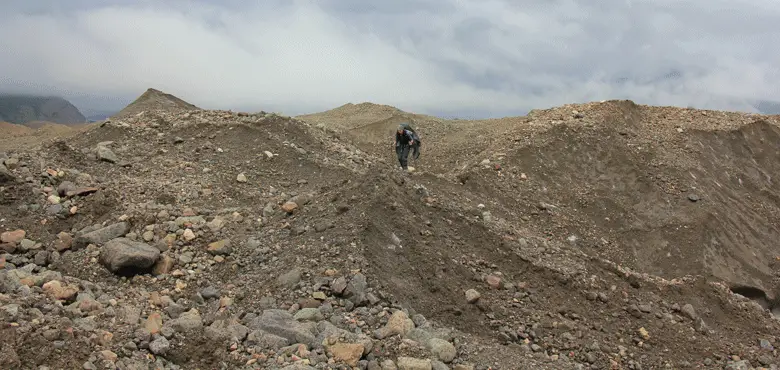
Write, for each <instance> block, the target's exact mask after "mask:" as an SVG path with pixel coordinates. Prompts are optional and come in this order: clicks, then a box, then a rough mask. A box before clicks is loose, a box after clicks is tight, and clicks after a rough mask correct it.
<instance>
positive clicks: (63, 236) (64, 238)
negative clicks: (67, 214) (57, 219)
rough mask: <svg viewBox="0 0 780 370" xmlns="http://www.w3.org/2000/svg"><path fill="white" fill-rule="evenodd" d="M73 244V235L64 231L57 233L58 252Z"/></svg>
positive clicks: (55, 243) (55, 246)
mask: <svg viewBox="0 0 780 370" xmlns="http://www.w3.org/2000/svg"><path fill="white" fill-rule="evenodd" d="M71 245H73V237H72V236H70V234H68V233H66V232H64V231H63V232H61V233H59V234H57V240H56V241H55V242H54V249H56V250H57V251H58V252H62V251H64V250H66V249H70V246H71Z"/></svg>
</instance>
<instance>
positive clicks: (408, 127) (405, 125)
mask: <svg viewBox="0 0 780 370" xmlns="http://www.w3.org/2000/svg"><path fill="white" fill-rule="evenodd" d="M401 127H403V128H404V129H406V130H409V132H411V133H412V139H414V142H416V143H418V145H419V143H420V135H419V134H418V133H417V131H414V128H412V126H411V125H410V124H408V123H402V124H401Z"/></svg>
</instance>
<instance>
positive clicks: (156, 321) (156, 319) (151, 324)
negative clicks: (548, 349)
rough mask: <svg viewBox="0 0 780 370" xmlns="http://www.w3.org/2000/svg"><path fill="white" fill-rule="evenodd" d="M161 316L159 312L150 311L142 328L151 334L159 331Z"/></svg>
mask: <svg viewBox="0 0 780 370" xmlns="http://www.w3.org/2000/svg"><path fill="white" fill-rule="evenodd" d="M162 324H163V322H162V316H161V315H160V313H159V312H152V313H151V314H150V315H149V318H147V319H146V324H145V325H144V328H146V330H148V331H149V332H150V333H152V334H156V333H159V332H160V330H161V329H162Z"/></svg>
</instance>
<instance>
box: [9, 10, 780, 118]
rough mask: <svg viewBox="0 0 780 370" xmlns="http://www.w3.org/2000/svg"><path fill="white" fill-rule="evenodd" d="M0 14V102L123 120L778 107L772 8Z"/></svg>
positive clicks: (777, 14)
mask: <svg viewBox="0 0 780 370" xmlns="http://www.w3.org/2000/svg"><path fill="white" fill-rule="evenodd" d="M160 3H162V2H160V1H148V0H147V1H119V0H68V1H62V0H36V1H29V0H4V1H2V2H0V34H1V35H2V37H0V90H3V91H9V90H13V91H25V92H43V93H47V94H57V95H61V96H64V97H66V98H68V99H70V100H71V101H73V102H74V103H75V104H76V105H78V106H79V108H82V109H84V110H89V109H96V108H106V109H119V108H121V107H122V106H124V105H125V104H127V103H129V102H130V101H131V100H132V99H134V98H135V97H136V96H137V95H139V94H141V93H142V92H143V91H144V90H145V89H146V88H148V87H154V88H157V89H160V90H163V91H165V92H168V93H171V94H174V95H176V96H178V97H180V98H182V99H184V100H187V101H189V102H191V103H193V104H196V105H198V106H201V107H203V108H213V109H240V110H261V109H262V110H271V111H281V112H284V113H287V114H299V113H308V112H314V111H320V110H325V109H330V108H334V107H337V106H340V105H342V104H345V103H348V102H352V103H360V102H364V101H370V102H376V103H382V104H390V105H394V106H397V107H399V108H401V109H404V110H407V111H414V112H418V113H431V114H439V115H457V116H461V117H469V116H471V117H473V116H481V117H484V116H502V115H509V114H520V113H524V112H526V111H527V110H528V109H531V108H547V107H551V106H556V105H561V104H565V103H571V102H586V101H596V100H603V99H624V98H625V99H633V100H635V101H637V102H639V103H644V104H655V105H677V106H688V105H693V106H697V107H703V108H722V109H739V110H749V109H750V108H749V107H748V105H746V104H745V103H744V102H745V101H748V100H751V99H764V100H778V101H780V47H778V45H780V1H778V0H750V1H747V0H647V1H639V0H582V1H577V0H568V1H566V0H525V1H521V0H506V1H503V0H471V1H470V0H460V1H456V0H449V1H448V0H419V1H412V0H392V1H388V0H382V1H369V0H317V1H315V0H312V1H296V0H278V1H277V0H264V1H262V2H260V1H258V2H250V1H238V0H228V1H224V0H220V1H217V0H208V1H207V0H201V1H184V0H181V1H166V2H165V4H160Z"/></svg>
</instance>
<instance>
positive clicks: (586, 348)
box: [0, 101, 780, 370]
mask: <svg viewBox="0 0 780 370" xmlns="http://www.w3.org/2000/svg"><path fill="white" fill-rule="evenodd" d="M358 106H360V105H348V106H345V107H341V108H339V109H340V110H341V111H340V113H339V112H336V113H338V114H335V113H333V112H331V113H329V115H330V117H331V118H328V119H335V118H333V117H337V116H338V115H343V116H344V117H347V113H346V112H353V113H354V112H357V113H355V114H358V115H360V114H363V116H361V117H360V118H354V119H347V121H348V122H347V123H344V122H337V121H338V120H335V121H328V122H331V123H333V122H335V123H333V124H331V123H327V124H324V123H323V122H325V121H320V123H316V119H313V118H312V117H308V119H293V118H289V117H282V116H278V115H275V114H269V113H264V112H260V113H257V114H246V113H235V112H227V111H207V110H192V111H189V110H177V109H173V110H162V111H158V110H145V111H144V112H145V113H144V114H134V115H128V116H125V117H122V118H116V119H111V120H109V121H107V122H102V123H100V124H96V125H91V126H89V127H86V128H84V129H83V131H81V132H80V133H78V134H76V135H72V136H68V137H63V138H60V139H58V140H53V141H44V142H40V143H38V146H36V147H35V148H34V149H33V148H19V149H13V150H10V151H9V153H8V154H7V156H3V157H2V158H0V164H2V166H0V181H2V183H0V202H1V203H0V204H2V207H0V219H2V220H4V221H2V222H3V224H2V229H1V230H0V233H1V234H2V242H0V250H2V251H4V253H2V254H0V264H2V266H3V270H0V293H2V294H1V295H0V305H2V307H0V308H1V309H0V317H2V318H3V319H4V320H5V321H6V322H9V323H12V324H11V325H8V328H6V329H5V330H6V332H4V335H3V336H2V339H0V352H2V355H0V361H3V362H2V364H3V366H4V367H9V368H35V367H39V366H49V367H57V368H60V367H62V368H72V367H79V366H80V367H84V368H102V367H112V368H148V367H150V366H154V367H156V368H163V369H175V368H196V367H199V368H247V369H327V368H367V369H382V368H384V369H388V368H431V369H445V368H450V369H460V370H465V369H480V370H486V369H610V368H628V369H639V368H724V367H726V366H731V367H749V366H766V367H770V366H772V365H775V364H778V358H777V354H776V352H775V350H774V346H776V345H777V343H778V338H777V337H776V333H777V331H778V330H779V329H780V323H778V322H777V320H776V319H774V318H773V316H772V314H771V312H770V310H772V309H773V308H776V307H775V304H774V303H775V301H776V300H777V294H776V293H775V292H774V285H773V279H774V275H775V270H776V266H775V265H773V263H772V262H771V261H774V257H773V254H776V253H777V250H776V248H774V247H772V245H773V243H772V241H773V240H775V239H776V237H777V235H776V232H777V230H776V229H775V225H776V223H777V221H776V219H775V217H777V216H776V215H777V214H778V213H777V209H776V208H775V207H776V204H775V203H776V202H775V199H777V198H776V197H777V195H776V194H775V192H776V190H777V189H775V186H774V184H773V180H772V178H771V174H772V173H773V170H774V169H775V164H774V162H777V159H778V158H776V156H777V155H778V154H777V153H778V152H777V151H776V150H774V149H773V145H776V143H777V142H778V141H780V131H779V130H778V122H777V120H776V118H775V117H762V116H750V115H739V114H736V113H734V114H732V113H721V112H709V111H708V112H704V111H693V110H678V109H673V108H664V107H644V106H638V105H635V104H633V103H631V102H625V101H615V102H605V103H593V104H586V105H576V106H574V105H573V106H565V107H559V108H554V109H549V110H544V111H534V112H532V113H531V114H529V115H528V116H527V117H515V118H507V119H501V120H489V121H446V120H440V119H435V118H426V119H425V120H423V119H420V120H418V121H416V127H417V128H418V129H419V131H421V133H422V134H423V138H424V140H426V141H425V144H424V145H425V146H424V148H425V149H424V150H425V151H424V152H423V156H424V157H423V159H422V163H421V167H422V168H423V170H422V171H420V172H418V173H414V174H411V175H410V174H403V173H399V172H398V171H395V170H394V167H395V166H394V161H395V159H394V158H393V157H392V154H390V155H388V153H387V152H390V153H392V148H391V147H389V146H388V147H383V146H380V145H376V144H377V143H382V142H385V140H387V138H385V137H384V135H385V131H386V130H392V128H393V127H394V125H396V124H397V122H396V121H395V120H397V119H401V118H399V117H404V116H403V115H398V114H397V112H394V111H393V110H392V109H388V108H389V107H380V108H381V109H377V107H376V106H374V105H363V108H358ZM339 109H337V110H339ZM369 110H373V111H374V113H371V114H369V113H365V112H366V111H369ZM377 111H378V112H380V113H381V114H376V112H377ZM360 112H364V113H360ZM383 112H384V113H383ZM387 114H389V115H387ZM419 117H422V116H419ZM320 126H325V127H320ZM323 128H325V129H323ZM339 130H343V131H339ZM345 132H346V133H347V134H346V135H345V134H344V133H345ZM390 140H392V137H390ZM372 143H373V144H372ZM773 161H774V162H773ZM50 348H51V350H49V349H50ZM42 349H47V350H42Z"/></svg>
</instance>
